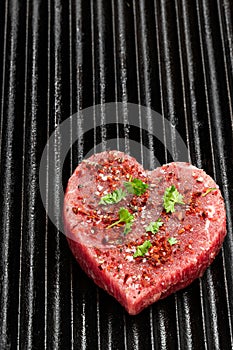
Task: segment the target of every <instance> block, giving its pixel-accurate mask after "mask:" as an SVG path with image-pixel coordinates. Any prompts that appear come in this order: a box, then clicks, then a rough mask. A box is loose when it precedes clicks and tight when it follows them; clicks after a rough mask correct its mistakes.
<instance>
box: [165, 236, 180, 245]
mask: <svg viewBox="0 0 233 350" xmlns="http://www.w3.org/2000/svg"><path fill="white" fill-rule="evenodd" d="M167 241H168V243H169V244H170V245H173V244H176V243H178V241H177V239H176V238H175V237H169V238H168V240H167Z"/></svg>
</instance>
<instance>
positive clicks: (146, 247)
mask: <svg viewBox="0 0 233 350" xmlns="http://www.w3.org/2000/svg"><path fill="white" fill-rule="evenodd" d="M150 247H152V244H151V242H150V241H145V242H144V243H143V244H141V245H139V246H138V247H137V249H136V252H135V253H134V255H133V257H134V258H137V257H138V256H144V255H145V254H146V253H147V252H148V250H149V248H150Z"/></svg>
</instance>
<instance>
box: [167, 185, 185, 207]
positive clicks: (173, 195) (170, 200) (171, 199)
mask: <svg viewBox="0 0 233 350" xmlns="http://www.w3.org/2000/svg"><path fill="white" fill-rule="evenodd" d="M182 199H183V196H182V194H180V193H179V192H178V190H177V188H176V187H175V186H174V185H172V186H170V187H168V188H166V190H165V192H164V196H163V207H164V209H165V210H166V213H169V212H170V213H173V212H174V211H175V204H185V203H184V202H183V201H182Z"/></svg>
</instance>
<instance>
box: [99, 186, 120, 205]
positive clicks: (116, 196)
mask: <svg viewBox="0 0 233 350" xmlns="http://www.w3.org/2000/svg"><path fill="white" fill-rule="evenodd" d="M125 196H126V193H125V192H124V191H123V190H122V189H121V188H120V189H119V190H115V191H113V192H112V193H108V194H106V196H104V197H102V198H101V199H100V201H99V204H104V205H107V204H115V203H118V202H120V201H121V200H122V199H123V198H125Z"/></svg>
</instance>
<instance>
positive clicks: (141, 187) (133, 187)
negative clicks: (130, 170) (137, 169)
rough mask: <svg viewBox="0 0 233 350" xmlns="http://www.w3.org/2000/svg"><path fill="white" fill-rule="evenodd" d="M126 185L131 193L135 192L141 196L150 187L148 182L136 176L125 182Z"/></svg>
mask: <svg viewBox="0 0 233 350" xmlns="http://www.w3.org/2000/svg"><path fill="white" fill-rule="evenodd" d="M124 186H125V188H126V190H127V191H128V192H129V193H131V194H135V195H136V196H141V195H142V194H144V193H145V192H146V190H147V188H148V184H146V183H145V182H143V181H142V180H140V179H136V178H135V179H133V180H132V181H129V182H124Z"/></svg>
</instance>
